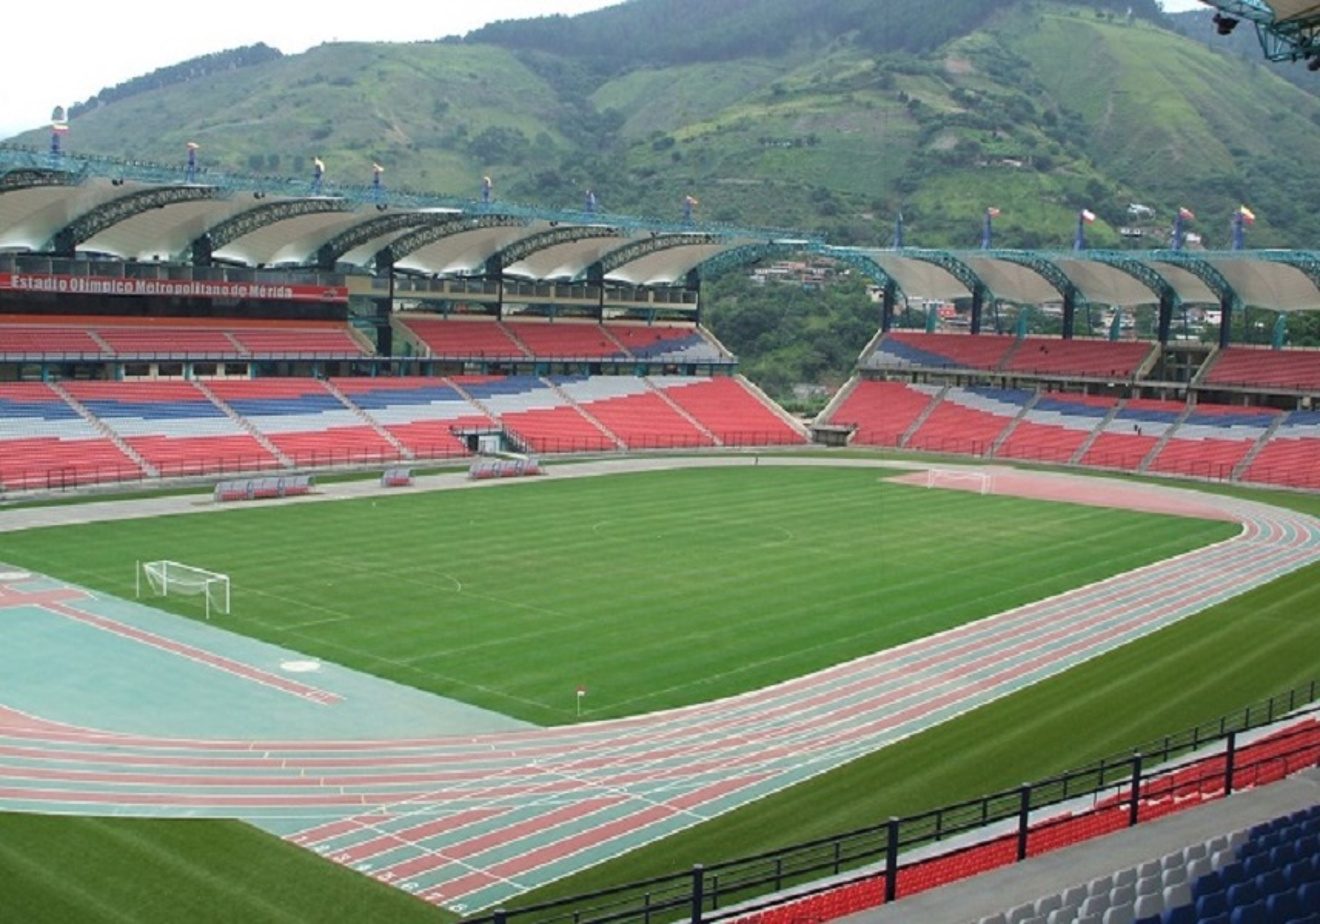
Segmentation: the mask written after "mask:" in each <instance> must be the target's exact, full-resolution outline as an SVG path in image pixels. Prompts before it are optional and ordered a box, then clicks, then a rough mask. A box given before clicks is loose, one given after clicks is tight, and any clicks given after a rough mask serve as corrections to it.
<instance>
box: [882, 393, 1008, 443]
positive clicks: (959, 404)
mask: <svg viewBox="0 0 1320 924" xmlns="http://www.w3.org/2000/svg"><path fill="white" fill-rule="evenodd" d="M1030 400H1031V395H1030V393H1028V392H1025V391H1016V390H1011V389H1001V388H951V389H949V391H948V392H946V393H945V396H944V400H943V401H941V402H940V403H939V405H938V406H937V407H936V408H935V410H934V411H932V412H931V414H930V416H929V417H927V418H926V420H925V422H923V423H922V425H921V426H920V427H918V428H917V431H916V432H915V433H913V434H912V436H911V437H910V438H909V439H908V442H907V448H909V449H924V450H928V451H931V452H956V453H966V454H970V455H985V454H986V453H988V452H989V451H990V449H991V447H992V446H993V445H994V442H995V440H996V439H997V438H998V437H999V435H1000V434H1001V433H1003V432H1004V429H1005V428H1006V427H1007V426H1008V425H1009V424H1011V423H1012V422H1013V420H1014V419H1015V418H1016V417H1017V416H1018V415H1019V414H1020V413H1022V409H1023V407H1025V406H1026V404H1027V402H1028V401H1030Z"/></svg>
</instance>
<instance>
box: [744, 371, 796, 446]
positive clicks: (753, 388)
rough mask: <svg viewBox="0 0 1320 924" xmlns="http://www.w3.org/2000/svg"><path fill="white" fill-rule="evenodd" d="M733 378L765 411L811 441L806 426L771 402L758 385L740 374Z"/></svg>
mask: <svg viewBox="0 0 1320 924" xmlns="http://www.w3.org/2000/svg"><path fill="white" fill-rule="evenodd" d="M734 378H736V379H737V380H738V381H739V382H740V383H741V384H742V387H743V388H745V389H746V390H747V391H748V393H749V394H751V396H752V397H753V398H755V399H756V400H757V401H760V402H761V403H762V404H764V405H765V406H766V409H767V410H769V411H770V412H771V413H773V414H775V415H776V416H777V417H779V419H780V420H782V421H783V422H784V423H786V424H788V425H789V426H790V427H791V428H792V429H793V432H794V433H796V434H797V435H798V436H800V437H802V438H803V439H804V440H810V439H811V431H810V430H809V429H807V426H806V424H804V423H803V422H802V421H800V420H798V419H797V418H796V417H794V416H793V415H792V414H790V413H789V412H788V411H786V410H784V409H783V408H782V407H780V406H779V405H778V404H776V403H775V402H774V401H772V400H771V399H770V396H769V395H767V394H766V393H765V392H763V391H761V387H760V386H759V385H757V384H756V383H754V382H753V381H752V380H751V379H749V378H747V376H745V375H743V374H742V373H739V374H738V375H736V376H734Z"/></svg>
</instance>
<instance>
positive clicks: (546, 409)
mask: <svg viewBox="0 0 1320 924" xmlns="http://www.w3.org/2000/svg"><path fill="white" fill-rule="evenodd" d="M456 381H462V380H456ZM463 388H464V390H465V391H466V392H467V393H468V394H469V395H471V396H472V397H473V398H474V399H476V400H477V401H479V402H480V404H481V406H482V407H484V408H486V409H487V410H488V411H489V412H490V413H491V414H493V415H494V416H495V417H497V418H499V420H500V421H501V422H502V423H503V424H504V426H505V427H506V428H507V429H509V430H511V431H513V433H514V434H516V435H517V436H518V437H520V438H521V439H522V440H523V442H525V443H526V444H527V446H528V448H530V449H532V450H534V451H536V452H600V451H604V450H612V449H617V448H618V445H617V444H616V443H615V442H614V440H612V439H611V438H610V437H609V436H607V435H606V434H605V433H602V432H601V430H600V428H599V427H597V426H595V425H594V424H593V423H592V422H591V421H590V420H588V419H587V418H586V417H585V416H584V415H583V414H582V412H581V411H580V410H578V408H577V406H576V405H574V404H573V403H572V401H570V400H569V399H568V398H567V397H566V396H564V395H563V394H562V393H560V392H559V391H558V390H556V389H555V388H554V387H553V386H552V385H551V384H549V383H547V382H546V381H543V380H541V379H538V378H535V377H533V376H509V377H507V378H502V379H499V378H491V379H479V380H472V379H469V380H466V381H465V382H463Z"/></svg>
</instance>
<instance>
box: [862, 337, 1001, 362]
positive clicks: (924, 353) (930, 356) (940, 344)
mask: <svg viewBox="0 0 1320 924" xmlns="http://www.w3.org/2000/svg"><path fill="white" fill-rule="evenodd" d="M1016 344H1017V340H1016V339H1015V338H1013V337H1006V336H1002V335H999V334H975V335H970V334H927V333H919V332H916V331H908V330H896V331H891V332H890V333H888V334H886V335H885V337H884V338H883V339H882V340H881V341H880V343H879V344H878V345H877V346H876V349H875V351H874V352H873V353H872V354H871V355H870V356H869V357H867V359H866V361H865V365H866V366H867V367H868V368H874V369H889V368H912V367H924V368H932V369H988V370H994V369H998V368H999V366H1000V364H1001V363H1003V361H1004V358H1005V356H1007V355H1008V351H1009V350H1011V349H1012V348H1013V347H1014V346H1015V345H1016Z"/></svg>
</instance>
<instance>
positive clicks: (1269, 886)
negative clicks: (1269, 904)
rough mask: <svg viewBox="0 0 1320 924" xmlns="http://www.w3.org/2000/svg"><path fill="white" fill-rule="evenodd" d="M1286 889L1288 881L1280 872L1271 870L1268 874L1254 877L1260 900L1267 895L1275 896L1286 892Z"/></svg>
mask: <svg viewBox="0 0 1320 924" xmlns="http://www.w3.org/2000/svg"><path fill="white" fill-rule="evenodd" d="M1287 888H1288V880H1287V879H1285V878H1284V875H1283V871H1282V870H1277V869H1272V870H1270V871H1269V872H1268V873H1264V874H1262V875H1260V876H1257V877H1256V891H1257V892H1259V893H1260V897H1261V898H1265V897H1266V896H1268V895H1277V894H1278V893H1280V892H1284V891H1286V890H1287Z"/></svg>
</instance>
